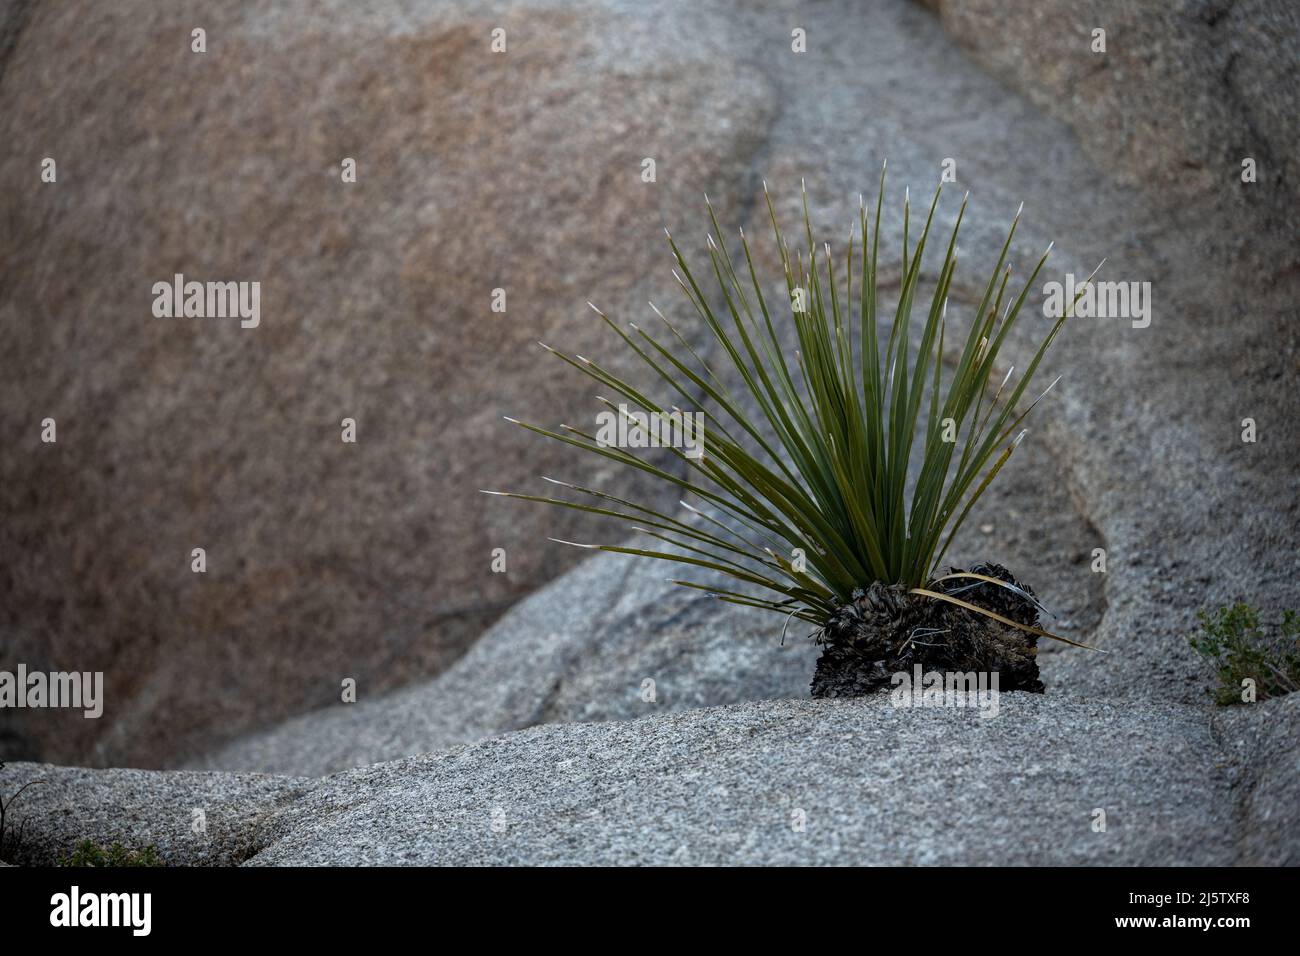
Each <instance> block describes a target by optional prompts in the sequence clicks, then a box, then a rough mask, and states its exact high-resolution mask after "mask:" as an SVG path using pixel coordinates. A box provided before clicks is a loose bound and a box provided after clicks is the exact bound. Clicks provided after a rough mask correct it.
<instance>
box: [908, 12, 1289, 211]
mask: <svg viewBox="0 0 1300 956" xmlns="http://www.w3.org/2000/svg"><path fill="white" fill-rule="evenodd" d="M924 5H925V6H927V7H930V8H931V9H934V10H936V11H937V12H938V13H939V15H940V17H941V19H942V21H943V25H944V28H945V29H946V30H947V31H948V32H949V34H951V35H952V37H953V38H954V40H956V41H957V42H958V43H959V44H961V46H962V47H964V48H965V49H967V50H969V51H970V52H971V54H972V55H973V56H974V57H975V58H976V59H977V60H978V61H979V62H980V63H981V64H982V65H984V66H985V67H987V68H988V69H989V70H990V71H991V72H992V73H994V74H995V75H996V76H998V77H1000V78H1002V79H1005V80H1006V81H1008V82H1010V83H1012V84H1014V85H1015V86H1016V87H1017V88H1018V89H1020V90H1021V91H1023V92H1024V93H1025V94H1026V95H1027V96H1028V97H1029V98H1030V99H1032V100H1033V101H1034V103H1035V104H1036V105H1038V106H1039V107H1041V108H1043V109H1045V110H1047V111H1048V112H1050V113H1052V114H1053V115H1056V116H1059V117H1061V118H1062V119H1065V120H1066V121H1068V122H1069V123H1070V124H1071V126H1072V127H1073V128H1074V130H1075V131H1076V133H1077V134H1078V136H1079V140H1080V142H1081V143H1082V144H1083V146H1084V148H1085V149H1087V150H1088V151H1089V153H1090V154H1091V155H1092V156H1093V157H1094V159H1095V160H1096V162H1097V163H1098V164H1099V165H1102V166H1104V167H1106V168H1107V169H1110V170H1112V171H1114V172H1116V173H1118V174H1120V175H1121V176H1122V177H1123V178H1125V179H1127V180H1128V181H1130V182H1132V183H1135V184H1138V185H1146V186H1153V185H1154V186H1158V187H1159V188H1161V189H1168V190H1171V191H1173V192H1177V193H1182V194H1187V193H1202V194H1204V193H1210V192H1213V191H1216V190H1218V189H1219V188H1220V187H1221V185H1222V183H1223V182H1224V180H1225V179H1231V178H1232V177H1234V176H1239V175H1240V173H1241V168H1242V167H1241V162H1242V159H1243V158H1245V157H1251V158H1253V159H1254V160H1255V161H1256V168H1257V172H1258V174H1259V178H1260V181H1261V182H1267V183H1269V184H1270V185H1272V186H1275V187H1278V188H1282V189H1285V190H1287V191H1289V192H1291V193H1292V194H1298V195H1300V117H1298V116H1297V115H1296V110H1295V109H1294V104H1295V103H1296V102H1297V100H1298V99H1300V57H1297V56H1296V44H1297V42H1300V7H1297V6H1296V4H1294V3H1290V2H1287V0H1170V2H1163V3H1150V4H1133V3H1128V2H1125V0H1085V2H1079V0H1010V2H1008V0H924ZM1098 29H1101V30H1105V44H1106V46H1105V51H1104V52H1095V51H1094V50H1093V45H1094V36H1093V31H1095V30H1098ZM1268 195H1269V193H1268V191H1265V190H1240V191H1239V192H1238V198H1239V200H1240V201H1242V202H1243V203H1246V202H1249V203H1253V204H1254V205H1256V207H1262V208H1267V207H1268V206H1269V205H1270V202H1271V201H1270V200H1269V199H1268V198H1267V197H1268Z"/></svg>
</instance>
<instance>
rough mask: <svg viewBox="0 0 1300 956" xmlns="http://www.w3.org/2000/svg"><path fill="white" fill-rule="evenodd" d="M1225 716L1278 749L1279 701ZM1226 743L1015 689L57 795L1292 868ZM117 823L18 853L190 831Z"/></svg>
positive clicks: (734, 852)
mask: <svg viewBox="0 0 1300 956" xmlns="http://www.w3.org/2000/svg"><path fill="white" fill-rule="evenodd" d="M1278 704H1285V706H1282V707H1279V706H1277V705H1278ZM1237 716H1238V717H1239V718H1241V719H1255V717H1266V718H1268V719H1270V720H1272V721H1274V722H1275V724H1274V726H1275V727H1276V728H1277V730H1278V734H1279V738H1281V737H1285V736H1287V735H1291V739H1292V740H1293V739H1294V736H1293V735H1294V733H1295V731H1296V729H1297V728H1296V723H1295V719H1294V718H1295V707H1294V705H1292V704H1290V703H1289V702H1282V701H1277V702H1269V703H1265V704H1261V705H1259V709H1258V710H1257V711H1254V712H1252V713H1251V714H1245V713H1243V714H1239V715H1237ZM1242 732H1244V729H1243V731H1242ZM1232 746H1234V744H1233V737H1232V734H1226V735H1225V734H1220V733H1214V732H1212V730H1211V726H1210V724H1209V722H1207V721H1206V719H1205V714H1204V712H1203V710H1202V709H1201V708H1198V707H1194V706H1190V705H1185V704H1157V703H1143V704H1141V705H1139V706H1134V705H1133V704H1132V702H1130V701H1125V700H1114V699H1107V700H1083V699H1080V698H1078V697H1074V696H1072V695H1059V696H1056V697H1052V696H1046V697H1044V696H1040V695H1037V694H1007V695H1004V696H1003V697H1002V698H1001V699H1000V702H999V710H998V714H997V716H996V717H991V718H986V717H981V716H979V714H978V712H976V711H971V710H936V709H919V710H916V709H913V710H903V709H895V708H894V707H892V706H891V705H890V703H889V699H888V695H877V696H875V697H869V698H862V699H858V700H850V701H810V700H804V701H794V700H787V701H759V702H750V703H746V704H736V705H732V706H729V707H718V708H706V709H700V710H692V711H685V712H680V713H673V714H667V715H660V716H654V717H646V718H642V719H638V720H633V721H616V722H609V723H592V724H551V725H544V726H538V727H533V728H530V729H528V730H523V731H519V732H516V733H510V734H506V735H503V736H500V737H495V738H493V739H490V740H485V741H482V742H480V743H477V744H473V745H469V746H465V747H458V748H454V749H452V750H449V751H445V752H442V753H435V754H426V755H422V756H416V757H408V758H405V759H402V760H397V761H393V762H390V763H384V764H379V765H376V766H372V767H367V768H362V769H358V770H352V771H348V772H345V773H341V774H337V775H335V776H332V777H328V778H325V779H324V780H320V781H315V782H306V781H301V780H283V781H281V780H279V779H278V778H267V777H260V778H259V777H252V778H250V777H247V776H242V777H241V776H237V775H226V774H211V775H204V774H157V773H140V772H128V771H80V772H78V773H79V774H80V776H78V777H76V778H72V779H69V780H68V781H67V787H68V789H69V794H70V796H75V793H76V792H77V790H84V791H85V792H90V793H95V794H99V795H101V796H102V797H103V798H104V800H105V802H106V803H107V802H109V799H110V798H115V799H122V800H125V801H134V800H138V799H139V797H140V795H141V794H142V793H150V794H152V795H153V796H154V797H155V798H157V800H158V801H159V805H160V806H162V807H166V806H167V805H168V803H175V804H177V805H178V806H181V807H184V806H189V805H191V804H194V803H196V802H203V803H207V804H208V805H210V806H213V807H214V808H215V809H214V810H213V811H210V816H209V819H210V821H211V820H212V818H213V816H218V815H221V814H223V813H228V812H229V811H228V810H227V809H226V808H227V807H229V806H232V805H240V804H241V803H243V802H248V801H249V796H248V791H249V788H253V787H255V788H256V793H257V800H258V801H265V803H258V802H256V801H252V802H253V803H254V804H255V806H256V808H257V810H258V811H259V812H257V813H254V814H250V813H248V812H246V811H245V812H244V819H245V823H246V825H245V826H244V828H243V830H242V832H241V838H240V839H239V840H238V841H236V843H237V844H238V845H242V846H251V847H257V848H260V852H257V853H256V854H255V855H253V856H251V857H250V858H249V860H248V862H249V863H250V864H253V865H302V864H307V865H334V864H347V865H379V864H384V865H392V864H399V865H400V864H429V865H458V864H679V863H696V864H732V863H750V864H914V865H925V864H964V865H987V864H1040V865H1041V864H1105V865H1160V864H1202V865H1211V864H1219V865H1230V864H1238V863H1258V862H1269V863H1281V864H1286V863H1290V864H1295V863H1300V852H1298V848H1297V846H1296V843H1295V840H1294V837H1293V835H1292V836H1288V835H1286V834H1285V833H1283V832H1282V831H1281V830H1280V828H1279V827H1278V826H1277V824H1279V823H1280V821H1282V820H1286V819H1291V818H1293V814H1294V803H1293V802H1292V803H1291V804H1288V803H1286V802H1285V801H1286V800H1287V799H1290V800H1292V801H1293V800H1294V796H1295V794H1294V785H1295V779H1296V778H1295V774H1294V757H1293V756H1292V757H1291V761H1292V762H1291V763H1290V764H1282V765H1278V766H1273V767H1270V768H1269V770H1268V774H1269V776H1270V778H1271V779H1272V780H1273V781H1274V783H1275V784H1278V785H1279V786H1278V787H1277V788H1276V789H1272V790H1268V789H1265V788H1264V787H1262V786H1261V785H1260V784H1259V783H1256V784H1255V786H1254V788H1253V790H1250V791H1249V792H1247V790H1246V786H1247V784H1248V783H1249V781H1245V780H1243V779H1242V776H1241V772H1240V770H1239V768H1238V766H1237V765H1236V763H1235V762H1234V760H1233V759H1232V758H1231V755H1230V754H1229V753H1228V750H1227V748H1230V747H1232ZM36 770H37V768H24V769H23V772H24V773H34V772H36ZM40 772H41V773H44V774H48V773H50V772H51V770H50V769H47V768H40ZM54 772H56V773H58V774H70V773H72V772H70V771H61V770H55V771H54ZM163 781H166V782H167V785H168V787H169V788H170V790H169V791H168V792H167V793H165V794H164V793H159V792H157V789H156V788H157V787H158V785H159V784H160V783H161V782H163ZM74 787H75V789H74ZM217 794H220V795H221V796H220V797H218V796H217ZM1243 795H1244V797H1245V800H1246V802H1245V803H1244V804H1243V803H1242V799H1243ZM267 804H271V805H270V806H269V807H267V809H266V811H265V813H261V812H260V811H261V810H262V808H263V807H266V805H267ZM29 810H30V808H29ZM1098 811H1103V812H1104V830H1103V829H1102V828H1101V823H1102V822H1103V817H1102V815H1101V814H1099V813H1098ZM160 812H162V813H163V814H164V815H165V813H166V810H163V811H160ZM132 818H133V820H134V821H135V825H136V826H137V827H138V829H136V830H128V831H126V832H123V830H122V829H121V828H117V829H113V828H110V827H107V826H105V825H104V824H103V823H102V822H99V821H98V820H96V822H94V823H93V824H92V825H90V826H89V827H87V826H86V825H85V824H84V823H83V822H82V821H80V820H74V819H71V818H68V817H59V816H54V815H50V816H47V817H46V818H45V822H43V823H42V825H41V826H40V827H39V828H38V830H37V831H36V833H37V836H36V837H35V838H34V839H32V840H31V841H30V844H29V849H30V853H31V855H32V856H31V857H29V859H30V858H33V857H34V858H37V859H39V858H40V855H41V853H42V852H44V848H45V847H50V846H62V845H65V844H67V843H68V842H69V841H70V840H71V839H73V837H74V835H76V834H80V833H82V832H86V831H89V832H94V833H103V834H104V835H105V836H108V835H110V834H112V835H113V836H115V837H120V838H122V839H124V840H127V841H130V842H133V843H135V844H140V843H143V842H146V841H148V840H152V839H156V838H157V837H158V835H159V834H162V835H164V836H167V835H169V834H171V833H172V830H173V828H175V827H180V828H181V829H180V831H179V832H180V833H181V836H180V837H179V838H175V837H173V840H174V843H173V844H171V845H169V852H172V853H173V858H176V857H175V849H174V846H175V843H179V844H181V845H182V846H183V845H185V841H186V840H187V839H188V837H187V836H186V832H187V831H185V829H184V828H185V825H186V821H187V819H188V817H185V816H184V815H182V814H180V813H179V812H178V813H177V814H176V819H175V820H170V821H169V820H167V819H166V818H165V816H164V818H163V819H161V820H157V819H155V820H150V821H147V822H144V821H145V818H144V817H142V816H141V815H139V814H132ZM210 825H211V824H210ZM1269 827H1273V829H1268V828H1269ZM161 846H162V845H161V843H160V849H161ZM180 859H183V858H180ZM186 862H189V860H186Z"/></svg>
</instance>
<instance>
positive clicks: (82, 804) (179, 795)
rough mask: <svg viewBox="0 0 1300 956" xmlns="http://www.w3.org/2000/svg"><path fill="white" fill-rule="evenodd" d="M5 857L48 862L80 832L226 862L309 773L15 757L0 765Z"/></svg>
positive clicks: (244, 848)
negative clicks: (95, 766) (65, 763)
mask: <svg viewBox="0 0 1300 956" xmlns="http://www.w3.org/2000/svg"><path fill="white" fill-rule="evenodd" d="M28 783H31V784H32V786H29V787H27V789H26V790H24V791H23V793H22V794H21V795H20V796H18V798H17V799H16V800H14V802H13V804H12V805H11V806H10V807H9V812H8V813H7V814H6V820H5V824H6V829H7V831H8V836H7V838H6V841H5V861H6V862H8V863H12V864H23V863H28V864H36V865H45V866H49V865H55V864H58V863H61V862H63V861H64V860H65V859H66V858H67V857H68V856H69V855H70V854H71V853H72V851H73V850H74V849H75V848H76V846H77V845H78V844H79V843H81V842H82V841H84V840H89V841H91V842H92V843H96V844H98V845H99V846H100V847H102V848H104V849H107V848H108V847H109V846H111V845H112V844H114V843H121V844H122V845H123V846H124V847H126V848H127V849H128V850H134V851H138V850H142V849H144V848H145V847H148V846H153V847H155V848H156V849H157V851H158V858H159V860H160V862H161V863H162V864H163V865H166V866H199V865H203V866H229V865H232V864H237V863H241V862H243V861H244V860H246V859H248V858H249V857H250V856H252V855H253V854H255V853H257V852H258V851H259V850H261V849H262V847H264V846H265V845H266V840H267V835H266V834H267V830H266V827H267V826H268V824H269V823H270V821H271V820H272V819H273V818H274V817H275V816H276V814H277V813H278V812H280V811H281V810H283V808H284V807H285V806H286V805H288V804H289V803H290V802H292V801H294V800H296V799H298V798H299V797H301V796H302V794H303V792H304V786H310V785H311V784H312V783H313V781H308V780H294V779H292V778H290V777H271V776H263V775H260V774H232V773H184V772H176V771H166V772H164V771H152V770H91V769H87V768H81V767H55V766H50V765H48V764H32V763H15V764H9V765H7V766H6V767H5V768H4V770H3V771H0V796H4V797H5V798H6V799H8V798H10V797H12V795H13V794H15V793H16V792H17V791H18V789H19V788H21V787H23V786H24V785H25V784H28Z"/></svg>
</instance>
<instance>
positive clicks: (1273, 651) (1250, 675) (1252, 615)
mask: <svg viewBox="0 0 1300 956" xmlns="http://www.w3.org/2000/svg"><path fill="white" fill-rule="evenodd" d="M1196 619H1197V620H1198V621H1199V622H1200V624H1201V630H1200V631H1199V632H1198V633H1196V634H1193V635H1191V636H1190V637H1188V639H1187V642H1188V643H1189V644H1190V645H1191V646H1192V649H1193V650H1195V651H1196V652H1197V653H1198V654H1200V655H1201V656H1203V657H1205V658H1208V659H1209V660H1211V661H1213V662H1214V664H1215V667H1216V672H1215V677H1216V679H1217V684H1216V685H1215V686H1214V687H1213V688H1211V689H1210V690H1209V691H1208V693H1209V695H1210V696H1211V697H1212V698H1213V699H1214V702H1215V703H1216V704H1220V705H1223V706H1227V705H1228V704H1240V703H1243V702H1244V700H1245V698H1244V697H1243V694H1244V691H1245V688H1244V687H1243V681H1246V680H1250V681H1253V682H1254V694H1255V700H1267V699H1268V698H1270V697H1281V696H1282V695H1283V694H1291V693H1294V692H1295V691H1297V690H1300V614H1297V613H1296V612H1295V611H1293V610H1287V611H1283V612H1282V620H1281V621H1280V622H1279V623H1278V626H1277V629H1276V631H1274V632H1272V633H1270V632H1269V631H1268V630H1266V629H1265V628H1264V626H1263V625H1262V623H1261V621H1260V613H1259V611H1258V610H1256V609H1255V608H1253V607H1251V606H1250V605H1248V604H1240V603H1238V604H1234V605H1232V606H1231V607H1221V608H1219V609H1218V610H1217V611H1214V612H1208V611H1197V612H1196Z"/></svg>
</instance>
